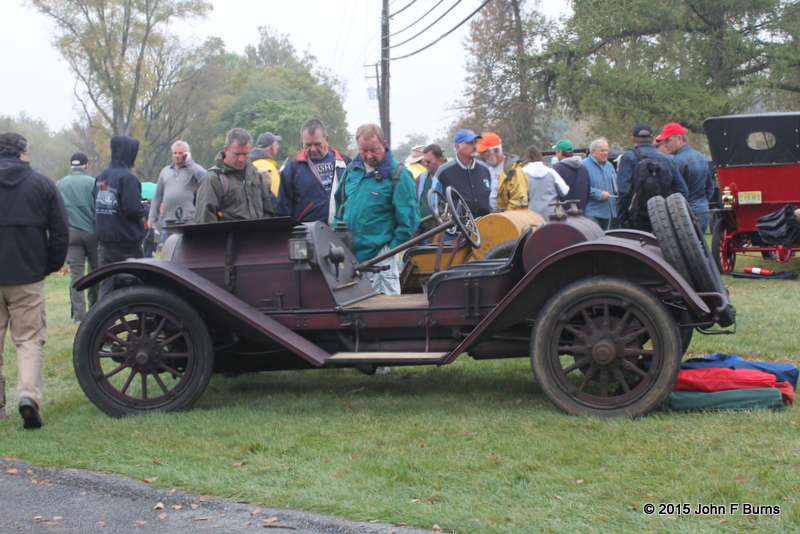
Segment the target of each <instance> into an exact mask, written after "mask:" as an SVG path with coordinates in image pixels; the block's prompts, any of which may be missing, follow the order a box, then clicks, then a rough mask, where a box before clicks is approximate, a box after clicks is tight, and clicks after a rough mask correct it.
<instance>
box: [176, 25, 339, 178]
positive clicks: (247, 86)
mask: <svg viewBox="0 0 800 534" xmlns="http://www.w3.org/2000/svg"><path fill="white" fill-rule="evenodd" d="M259 34H260V41H259V43H258V44H257V45H250V46H248V47H247V48H246V49H245V54H244V55H237V54H232V53H229V54H228V55H227V57H226V58H225V64H224V71H223V72H222V73H221V77H222V79H224V80H225V88H224V89H223V92H222V94H221V95H220V96H218V97H217V98H216V100H215V101H214V102H213V104H212V106H211V107H210V109H209V110H208V113H207V115H206V116H205V117H204V118H203V120H202V121H201V122H202V124H203V126H202V131H201V130H200V129H199V128H197V127H196V126H192V127H190V133H189V135H188V136H189V137H190V138H191V139H193V140H190V142H191V143H192V151H193V153H194V154H195V155H196V158H195V159H196V161H198V162H199V163H201V164H202V165H210V164H211V162H212V161H213V158H214V156H215V155H216V153H217V152H218V151H219V150H220V149H221V148H222V147H223V145H224V144H225V133H226V132H227V131H228V130H230V129H231V128H245V129H247V130H248V131H249V132H250V133H251V134H252V135H253V139H254V140H255V139H257V138H258V135H259V134H261V133H263V132H272V133H274V134H276V135H280V136H281V137H283V142H281V144H280V149H279V151H278V154H277V155H276V161H278V162H282V161H283V160H285V159H286V158H294V157H295V156H297V154H299V153H300V150H301V146H302V145H301V142H300V127H301V126H302V124H303V122H305V121H306V120H307V119H310V118H312V117H316V118H318V119H320V120H321V121H322V122H323V123H324V124H325V126H326V128H327V129H328V135H330V138H331V140H330V145H331V146H333V147H334V148H336V149H337V150H340V151H345V150H347V147H348V146H349V144H350V134H349V133H348V132H347V121H346V119H345V112H344V105H343V97H342V95H341V93H340V92H339V90H338V85H337V82H336V80H335V79H334V78H333V77H332V76H331V75H330V74H329V73H327V72H326V71H324V70H321V69H318V68H315V58H314V57H313V56H310V55H308V54H303V55H302V56H300V54H299V53H298V52H297V50H296V49H295V48H294V46H293V45H292V44H291V42H289V39H288V36H286V35H281V34H278V33H277V31H276V30H275V29H274V28H270V27H262V28H259Z"/></svg>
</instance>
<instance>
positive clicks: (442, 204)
mask: <svg viewBox="0 0 800 534" xmlns="http://www.w3.org/2000/svg"><path fill="white" fill-rule="evenodd" d="M428 206H430V208H431V215H433V220H434V221H436V226H439V225H441V224H444V221H446V220H449V219H450V209H449V208H450V207H449V206H448V205H447V199H446V198H444V194H442V192H441V191H439V190H438V189H433V188H431V189H430V190H429V191H428Z"/></svg>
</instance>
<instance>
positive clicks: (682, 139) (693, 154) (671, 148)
mask: <svg viewBox="0 0 800 534" xmlns="http://www.w3.org/2000/svg"><path fill="white" fill-rule="evenodd" d="M656 141H658V142H660V143H661V144H662V146H664V147H666V150H667V153H669V154H672V155H673V160H674V161H675V164H676V165H677V167H678V172H680V173H681V176H682V177H683V180H684V181H685V182H686V187H687V188H688V189H689V196H688V197H686V200H688V201H689V207H690V208H692V211H693V212H694V214H695V217H697V222H698V223H699V224H700V229H701V230H702V231H703V233H705V232H706V230H707V229H708V201H709V200H711V196H712V195H713V194H714V183H713V181H712V179H711V171H710V169H709V167H708V160H707V159H706V157H705V156H704V155H703V154H701V153H700V152H698V151H697V150H695V149H693V148H692V147H691V146H689V138H688V137H687V136H686V130H685V129H684V128H683V126H681V125H680V124H678V123H677V122H670V123H669V124H667V125H665V126H664V128H663V129H662V130H661V135H659V136H658V137H656Z"/></svg>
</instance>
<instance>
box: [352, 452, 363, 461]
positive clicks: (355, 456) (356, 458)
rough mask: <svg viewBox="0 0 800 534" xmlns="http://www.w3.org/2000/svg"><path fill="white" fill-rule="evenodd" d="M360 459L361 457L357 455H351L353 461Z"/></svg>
mask: <svg viewBox="0 0 800 534" xmlns="http://www.w3.org/2000/svg"><path fill="white" fill-rule="evenodd" d="M360 459H361V457H360V456H359V455H357V454H356V453H353V460H360Z"/></svg>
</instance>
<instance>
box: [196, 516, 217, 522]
mask: <svg viewBox="0 0 800 534" xmlns="http://www.w3.org/2000/svg"><path fill="white" fill-rule="evenodd" d="M213 517H214V516H213V515H209V516H206V517H196V518H195V519H194V520H195V521H208V520H209V519H212V518H213Z"/></svg>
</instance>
